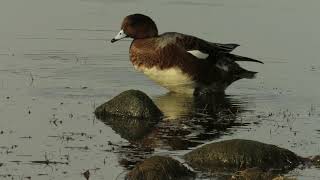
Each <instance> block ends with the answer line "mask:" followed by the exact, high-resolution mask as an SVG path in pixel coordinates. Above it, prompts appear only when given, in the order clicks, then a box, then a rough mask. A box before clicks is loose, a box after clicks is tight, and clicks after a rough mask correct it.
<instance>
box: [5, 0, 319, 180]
mask: <svg viewBox="0 0 320 180" xmlns="http://www.w3.org/2000/svg"><path fill="white" fill-rule="evenodd" d="M319 5H320V2H319V1H316V0H309V1H308V2H303V1H298V0H282V1H276V0H269V1H263V0H242V1H232V0H223V1H222V0H215V1H209V0H201V1H191V0H189V1H169V0H158V1H153V2H151V1H143V0H136V1H126V0H122V1H115V0H114V1H112V0H111V1H108V0H94V1H89V0H68V1H63V0H55V1H50V0H29V1H19V0H2V2H1V6H0V22H1V28H0V39H1V42H0V62H1V66H0V114H1V120H0V154H1V156H0V179H21V178H29V177H30V178H31V179H85V178H84V177H83V173H84V172H85V171H87V170H89V172H90V178H91V179H116V178H117V177H118V178H119V179H121V178H122V177H123V175H124V174H125V172H126V169H127V168H130V167H132V163H133V164H134V162H137V161H140V160H142V159H143V158H145V157H148V156H150V155H152V154H169V155H171V156H174V157H176V158H179V157H180V156H181V155H182V154H184V153H185V152H186V151H187V150H188V149H192V148H194V147H196V146H197V145H200V144H203V143H208V142H212V141H218V140H224V139H232V138H245V139H253V140H258V141H261V142H265V143H271V144H275V145H278V146H281V147H285V148H288V149H290V150H292V151H294V152H295V153H297V154H299V155H301V156H312V155H317V154H320V126H319V120H320V95H319V89H320V86H319V75H320V63H319V58H318V50H319V47H320V43H319V42H320V37H319V36H318V32H319V31H320V26H319V24H318V23H316V22H318V17H319V11H318V7H319ZM135 12H139V13H145V14H148V15H150V16H151V17H153V18H154V20H155V21H156V22H157V24H158V28H159V30H160V32H166V31H179V32H182V33H186V34H193V35H196V36H199V37H202V38H206V39H208V40H210V41H215V42H234V43H239V44H241V45H242V46H240V47H239V48H238V49H237V50H236V51H235V52H236V53H237V54H240V55H246V56H250V57H254V58H259V59H260V60H263V61H264V62H265V64H264V65H260V64H242V65H243V66H245V67H247V68H248V69H251V70H255V71H258V72H260V73H259V74H258V76H257V78H256V79H254V80H241V81H238V82H236V83H234V84H233V85H232V86H230V87H229V89H228V90H227V92H226V94H227V95H226V96H223V97H219V98H217V99H213V100H212V102H215V103H214V104H213V105H212V106H210V108H208V107H207V106H204V105H203V104H201V103H197V102H194V100H193V99H192V98H190V97H185V96H179V95H173V94H168V93H167V91H166V90H165V89H163V88H161V87H159V86H158V85H156V84H155V83H153V82H152V81H150V80H149V79H148V78H146V77H145V76H144V75H142V74H140V73H138V72H135V71H134V70H133V68H132V65H131V64H130V62H129V60H128V48H129V45H130V41H121V42H118V43H115V44H112V45H111V44H110V43H109V40H110V39H111V38H112V37H113V36H114V35H115V34H116V33H117V31H118V30H119V26H120V23H121V21H122V18H123V17H124V16H125V15H127V14H130V13H135ZM127 89H140V90H143V91H144V92H146V93H147V94H148V95H150V96H151V97H152V98H153V99H154V101H155V102H156V104H157V105H158V106H159V107H160V108H161V110H162V111H163V112H164V114H165V115H166V118H165V119H164V121H162V122H161V123H160V124H158V125H156V127H154V128H153V129H151V131H150V132H149V133H147V134H146V135H144V136H143V137H140V138H139V139H134V140H132V139H129V140H128V139H126V138H125V137H127V136H125V135H124V134H121V132H120V131H117V129H116V128H115V126H112V125H106V124H104V123H103V122H101V121H99V120H97V119H95V117H94V115H93V113H92V112H93V111H94V109H95V107H96V106H97V105H99V104H101V103H103V102H105V101H106V100H108V99H110V98H111V97H113V96H115V95H116V94H118V93H119V92H121V91H124V90H127ZM289 175H291V176H295V177H298V178H299V179H305V180H306V179H319V178H320V169H316V168H313V167H311V168H307V169H301V168H297V169H296V170H293V171H291V172H290V173H289ZM199 178H200V177H199Z"/></svg>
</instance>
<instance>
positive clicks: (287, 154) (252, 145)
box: [184, 139, 303, 172]
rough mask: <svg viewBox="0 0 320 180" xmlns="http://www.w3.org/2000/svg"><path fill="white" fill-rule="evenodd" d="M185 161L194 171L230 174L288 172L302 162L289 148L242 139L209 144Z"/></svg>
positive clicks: (186, 157)
mask: <svg viewBox="0 0 320 180" xmlns="http://www.w3.org/2000/svg"><path fill="white" fill-rule="evenodd" d="M184 158H185V160H186V161H187V162H188V164H189V165H190V166H191V167H193V168H195V169H200V170H205V171H229V172H230V171H236V170H244V169H247V168H252V167H258V168H261V169H262V170H270V169H276V170H279V171H286V170H290V169H293V168H294V167H296V166H297V165H299V164H300V163H302V162H303V159H302V158H301V157H299V156H297V155H296V154H295V153H293V152H291V151H289V150H287V149H283V148H280V147H277V146H275V145H270V144H265V143H261V142H257V141H252V140H243V139H233V140H226V141H220V142H215V143H211V144H207V145H204V146H202V147H200V148H198V149H195V150H193V151H191V152H189V153H187V154H186V155H185V156H184Z"/></svg>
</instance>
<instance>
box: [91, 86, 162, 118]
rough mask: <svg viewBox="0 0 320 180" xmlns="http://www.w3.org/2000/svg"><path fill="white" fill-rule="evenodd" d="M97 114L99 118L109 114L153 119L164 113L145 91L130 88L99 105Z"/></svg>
mask: <svg viewBox="0 0 320 180" xmlns="http://www.w3.org/2000/svg"><path fill="white" fill-rule="evenodd" d="M95 115H96V116H97V117H98V118H99V119H105V118H107V117H108V116H121V117H135V118H141V119H153V118H159V117H160V116H162V113H161V111H160V110H159V108H158V107H157V106H156V105H155V104H154V103H153V101H152V100H151V99H150V98H149V97H148V96H147V95H146V94H145V93H144V92H142V91H139V90H128V91H124V92H122V93H120V94H119V95H117V96H116V97H114V98H112V99H111V100H109V101H108V102H106V103H104V104H102V105H100V106H99V107H97V108H96V110H95Z"/></svg>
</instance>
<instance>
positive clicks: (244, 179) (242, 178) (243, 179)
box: [231, 168, 296, 180]
mask: <svg viewBox="0 0 320 180" xmlns="http://www.w3.org/2000/svg"><path fill="white" fill-rule="evenodd" d="M258 179H259V180H296V178H293V177H285V176H281V175H277V174H275V173H272V172H270V171H267V172H265V171H262V170H261V169H260V168H249V169H245V170H243V171H238V172H237V173H236V175H234V176H232V177H231V180H258Z"/></svg>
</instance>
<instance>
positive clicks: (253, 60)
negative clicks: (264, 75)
mask: <svg viewBox="0 0 320 180" xmlns="http://www.w3.org/2000/svg"><path fill="white" fill-rule="evenodd" d="M227 56H228V57H229V58H231V59H232V60H234V61H247V62H256V63H261V64H264V63H263V62H262V61H259V60H256V59H252V58H248V57H243V56H239V55H235V54H227Z"/></svg>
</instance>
